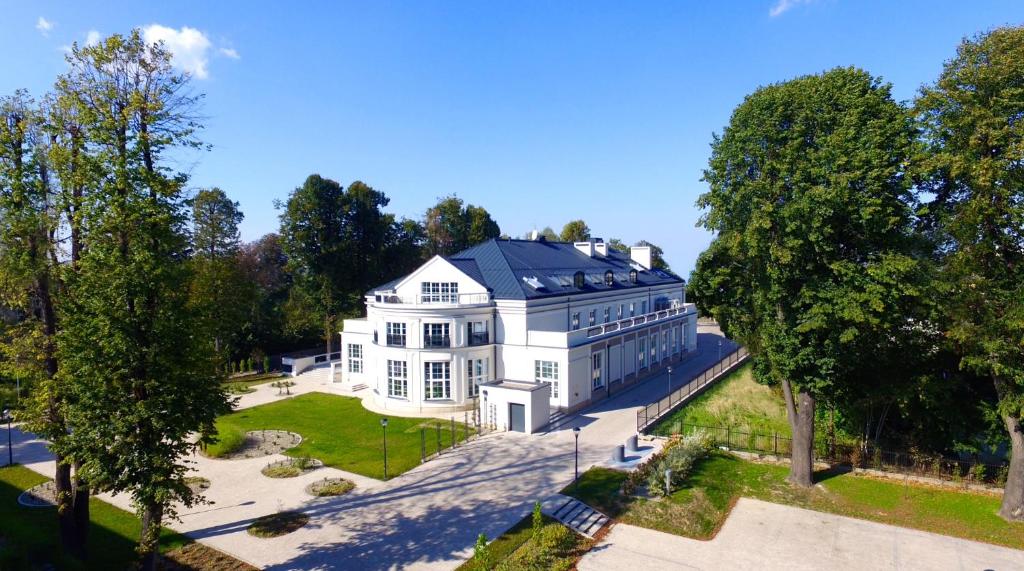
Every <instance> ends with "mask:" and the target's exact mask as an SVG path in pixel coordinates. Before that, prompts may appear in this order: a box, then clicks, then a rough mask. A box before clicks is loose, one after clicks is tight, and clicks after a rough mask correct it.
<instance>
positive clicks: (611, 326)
mask: <svg viewBox="0 0 1024 571" xmlns="http://www.w3.org/2000/svg"><path fill="white" fill-rule="evenodd" d="M686 313H689V309H688V308H687V306H685V305H684V306H683V307H673V308H671V309H662V310H659V311H655V312H653V313H648V314H645V315H638V316H636V317H629V318H626V319H620V320H619V321H613V322H611V323H603V324H601V325H595V326H593V327H588V328H586V329H585V330H582V331H584V334H585V335H586V336H587V338H590V337H600V336H602V335H606V334H608V333H615V332H616V331H622V330H624V329H631V328H633V327H639V326H641V325H644V326H646V325H650V324H651V323H658V322H659V321H664V320H666V319H669V318H672V317H675V316H677V315H681V314H686Z"/></svg>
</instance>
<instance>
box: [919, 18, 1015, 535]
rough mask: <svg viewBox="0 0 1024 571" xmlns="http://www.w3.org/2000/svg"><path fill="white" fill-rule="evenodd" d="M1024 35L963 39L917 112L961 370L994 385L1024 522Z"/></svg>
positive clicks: (1011, 482) (1011, 508)
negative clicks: (987, 380)
mask: <svg viewBox="0 0 1024 571" xmlns="http://www.w3.org/2000/svg"><path fill="white" fill-rule="evenodd" d="M1022 78H1024V28H1021V27H1015V28H1000V29H997V30H993V31H992V32H990V33H987V34H983V35H980V36H978V37H975V38H973V39H970V40H965V41H964V42H963V43H962V44H961V45H960V47H959V48H958V50H957V55H956V57H955V58H953V59H952V60H950V61H948V62H946V65H945V66H944V68H943V71H942V74H941V75H940V76H939V79H938V81H936V82H935V84H934V85H931V86H928V87H926V88H924V89H922V90H921V93H920V96H919V97H918V99H917V102H916V107H917V112H918V117H919V119H920V122H921V125H922V127H923V130H924V134H925V139H926V141H927V143H928V153H927V156H926V158H925V161H924V169H925V180H924V185H925V187H926V188H927V189H928V190H930V191H931V192H932V193H934V195H935V200H934V202H932V203H931V204H930V205H929V206H930V210H931V212H932V214H933V216H934V220H935V221H936V223H937V224H936V226H937V227H938V228H939V231H938V233H937V234H938V236H939V237H940V239H941V245H942V248H941V252H942V253H943V254H944V257H943V269H944V273H945V276H946V278H947V281H948V283H949V284H950V290H949V292H948V294H947V295H946V297H945V299H944V301H943V304H944V307H946V308H947V309H948V315H949V318H950V326H949V328H948V336H949V337H950V339H952V340H953V342H954V343H955V344H956V346H957V349H958V351H959V353H960V354H961V366H962V367H963V368H964V369H966V370H969V371H971V372H974V373H976V374H979V375H982V376H984V377H987V378H988V379H989V380H990V382H991V383H992V384H993V385H994V387H995V390H996V393H997V397H998V404H997V405H996V407H995V410H996V412H997V413H998V415H999V417H1000V418H1001V419H1002V422H1003V424H1004V425H1005V427H1006V431H1007V434H1008V435H1009V438H1010V444H1011V451H1010V470H1009V475H1008V478H1007V482H1006V489H1005V491H1004V493H1003V501H1002V506H1001V507H1000V509H999V514H1000V515H1001V516H1002V517H1004V518H1006V519H1009V520H1024V427H1022V419H1024V82H1022Z"/></svg>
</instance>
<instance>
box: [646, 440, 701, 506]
mask: <svg viewBox="0 0 1024 571" xmlns="http://www.w3.org/2000/svg"><path fill="white" fill-rule="evenodd" d="M712 447H713V444H712V440H711V436H710V435H709V434H708V433H707V432H704V431H703V430H698V431H696V432H694V433H693V434H691V435H690V436H686V437H683V438H681V439H679V440H678V441H676V442H675V443H673V444H672V445H670V446H669V447H668V448H667V449H666V450H665V451H664V454H663V455H662V457H661V458H659V459H658V460H657V461H656V463H655V464H654V469H653V470H652V471H651V472H650V473H649V474H648V475H647V491H648V492H649V493H651V494H654V495H659V496H660V495H664V494H665V471H666V470H672V481H671V484H672V489H676V488H678V487H679V486H680V485H681V484H682V483H683V482H684V481H685V480H686V478H687V477H688V476H689V475H690V471H691V470H692V469H693V465H694V464H695V463H696V462H697V461H698V460H700V459H701V458H704V457H705V456H707V455H708V454H709V453H710V452H711V449H712Z"/></svg>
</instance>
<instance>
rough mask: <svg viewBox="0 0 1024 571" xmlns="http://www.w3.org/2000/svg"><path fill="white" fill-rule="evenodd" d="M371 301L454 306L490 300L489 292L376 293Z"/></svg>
mask: <svg viewBox="0 0 1024 571" xmlns="http://www.w3.org/2000/svg"><path fill="white" fill-rule="evenodd" d="M373 302H374V303H380V304H402V305H429V306H456V305H481V304H486V303H490V302H491V294H489V293H435V294H418V295H410V296H402V295H396V294H391V293H376V294H374V295H373Z"/></svg>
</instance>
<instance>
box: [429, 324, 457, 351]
mask: <svg viewBox="0 0 1024 571" xmlns="http://www.w3.org/2000/svg"><path fill="white" fill-rule="evenodd" d="M448 333H449V330H448V324H447V323H424V324H423V346H424V347H451V346H452V340H451V337H450V336H449V334H448Z"/></svg>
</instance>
